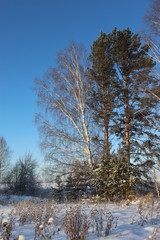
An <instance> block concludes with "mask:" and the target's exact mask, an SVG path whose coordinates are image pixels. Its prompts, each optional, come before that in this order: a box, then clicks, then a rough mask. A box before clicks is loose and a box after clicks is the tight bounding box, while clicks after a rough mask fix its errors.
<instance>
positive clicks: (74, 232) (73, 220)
mask: <svg viewBox="0 0 160 240" xmlns="http://www.w3.org/2000/svg"><path fill="white" fill-rule="evenodd" d="M63 227H64V230H65V233H66V234H67V236H68V237H69V239H70V240H78V239H81V240H84V239H86V236H87V233H88V228H89V225H88V219H87V216H86V214H85V213H84V212H82V209H81V208H80V207H76V208H74V209H73V208H72V207H70V209H69V210H67V211H66V213H65V215H64V217H63Z"/></svg>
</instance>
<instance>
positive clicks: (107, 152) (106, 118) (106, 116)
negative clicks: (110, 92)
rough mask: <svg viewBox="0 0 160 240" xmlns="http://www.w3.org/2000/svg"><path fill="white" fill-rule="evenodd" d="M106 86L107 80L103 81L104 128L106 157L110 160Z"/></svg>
mask: <svg viewBox="0 0 160 240" xmlns="http://www.w3.org/2000/svg"><path fill="white" fill-rule="evenodd" d="M106 89H107V88H106V86H105V80H103V96H104V128H105V133H104V138H105V154H106V157H107V158H108V155H109V137H108V125H109V121H108V114H107V111H108V109H107V108H108V104H107V91H106Z"/></svg>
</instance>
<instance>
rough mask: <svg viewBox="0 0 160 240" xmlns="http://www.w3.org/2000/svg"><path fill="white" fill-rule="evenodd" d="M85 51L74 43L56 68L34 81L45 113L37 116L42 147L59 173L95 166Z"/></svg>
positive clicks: (61, 54)
mask: <svg viewBox="0 0 160 240" xmlns="http://www.w3.org/2000/svg"><path fill="white" fill-rule="evenodd" d="M87 69H88V60H87V55H86V51H85V49H84V48H83V47H82V46H81V45H76V44H75V43H74V42H72V44H71V45H70V47H69V48H68V49H66V51H65V52H64V53H59V54H58V56H57V68H52V69H49V70H48V71H47V73H46V74H45V76H44V78H43V79H36V80H35V90H36V93H37V100H38V101H37V102H38V105H39V106H40V107H41V109H42V111H44V112H45V114H43V113H41V114H37V115H36V122H37V124H38V127H39V131H40V133H41V137H42V141H41V147H42V149H45V151H46V153H47V154H46V157H47V159H49V160H51V161H52V162H54V164H56V165H54V166H55V168H54V170H55V171H56V172H60V171H61V170H62V169H63V167H65V168H66V166H67V167H68V168H69V167H70V166H72V165H73V164H74V163H75V162H81V161H87V162H88V165H89V166H90V167H92V165H93V161H92V153H91V111H90V109H89V107H88V106H87V104H86V103H87V94H88V90H89V81H88V75H87Z"/></svg>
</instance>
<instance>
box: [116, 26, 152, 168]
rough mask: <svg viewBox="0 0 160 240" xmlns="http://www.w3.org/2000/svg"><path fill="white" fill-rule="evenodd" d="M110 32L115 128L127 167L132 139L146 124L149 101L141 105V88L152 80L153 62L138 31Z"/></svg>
mask: <svg viewBox="0 0 160 240" xmlns="http://www.w3.org/2000/svg"><path fill="white" fill-rule="evenodd" d="M112 36H113V45H114V46H113V55H114V60H115V64H116V69H117V72H118V76H119V78H120V81H121V92H120V95H119V96H120V100H121V108H120V115H119V116H120V117H119V119H118V122H117V125H118V123H119V125H120V126H122V128H121V130H120V132H118V131H117V132H118V134H121V136H122V137H123V138H125V152H126V154H125V155H126V156H125V159H126V163H127V166H128V171H130V159H131V152H134V153H135V151H136V150H135V146H136V139H138V138H139V137H140V136H142V135H143V133H144V131H145V130H144V127H146V126H147V125H146V121H145V119H146V117H147V115H149V114H150V112H151V111H152V110H151V104H147V103H146V105H145V106H144V105H143V107H142V102H143V100H144V95H145V93H144V92H143V91H142V90H143V89H144V86H145V87H148V88H149V87H150V84H151V83H153V82H154V77H153V75H152V74H151V72H152V69H153V67H154V66H155V63H154V62H153V60H152V58H151V57H150V56H149V55H148V51H149V47H148V45H144V46H142V44H141V41H140V37H139V36H138V34H133V33H132V32H131V30H130V29H129V28H128V29H124V30H123V31H118V30H117V29H114V30H113V32H112ZM152 103H153V102H152ZM153 105H154V104H153ZM144 123H145V124H144ZM124 126H125V127H124ZM148 127H149V126H148ZM149 128H150V127H149ZM149 131H151V129H150V130H149ZM141 139H142V138H141ZM131 143H132V144H131ZM140 145H142V144H140ZM137 147H138V146H136V149H137ZM134 158H135V156H134Z"/></svg>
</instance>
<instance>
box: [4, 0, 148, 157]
mask: <svg viewBox="0 0 160 240" xmlns="http://www.w3.org/2000/svg"><path fill="white" fill-rule="evenodd" d="M148 7H149V0H134V1H133V0H79V1H78V0H0V83H1V87H0V136H3V137H4V138H5V139H6V140H7V143H8V145H9V146H10V148H11V149H12V150H13V153H14V154H13V159H14V160H15V159H16V158H18V157H19V156H22V155H24V154H25V153H26V152H28V151H30V152H32V153H33V155H34V157H35V158H37V160H42V159H43V156H42V155H41V152H40V149H39V146H38V143H39V134H38V131H37V128H36V126H35V125H34V116H35V113H36V112H38V108H37V106H36V97H35V93H34V91H33V90H32V89H33V87H34V85H33V82H34V79H35V77H42V76H43V74H44V73H45V71H46V70H47V69H48V68H49V67H53V66H54V65H55V60H56V54H57V52H58V51H59V50H63V49H65V48H67V47H68V45H69V43H70V41H71V40H75V41H76V42H77V43H80V42H82V43H83V44H84V45H85V47H86V48H87V50H88V52H89V49H90V45H91V44H92V42H93V40H94V39H96V38H97V37H98V36H99V33H100V31H101V30H102V31H104V32H106V33H108V32H110V31H112V30H113V28H114V27H115V26H116V27H117V28H118V29H123V28H126V27H130V29H131V30H132V31H133V32H140V31H141V30H142V28H143V16H144V14H145V13H146V11H147V9H148Z"/></svg>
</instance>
